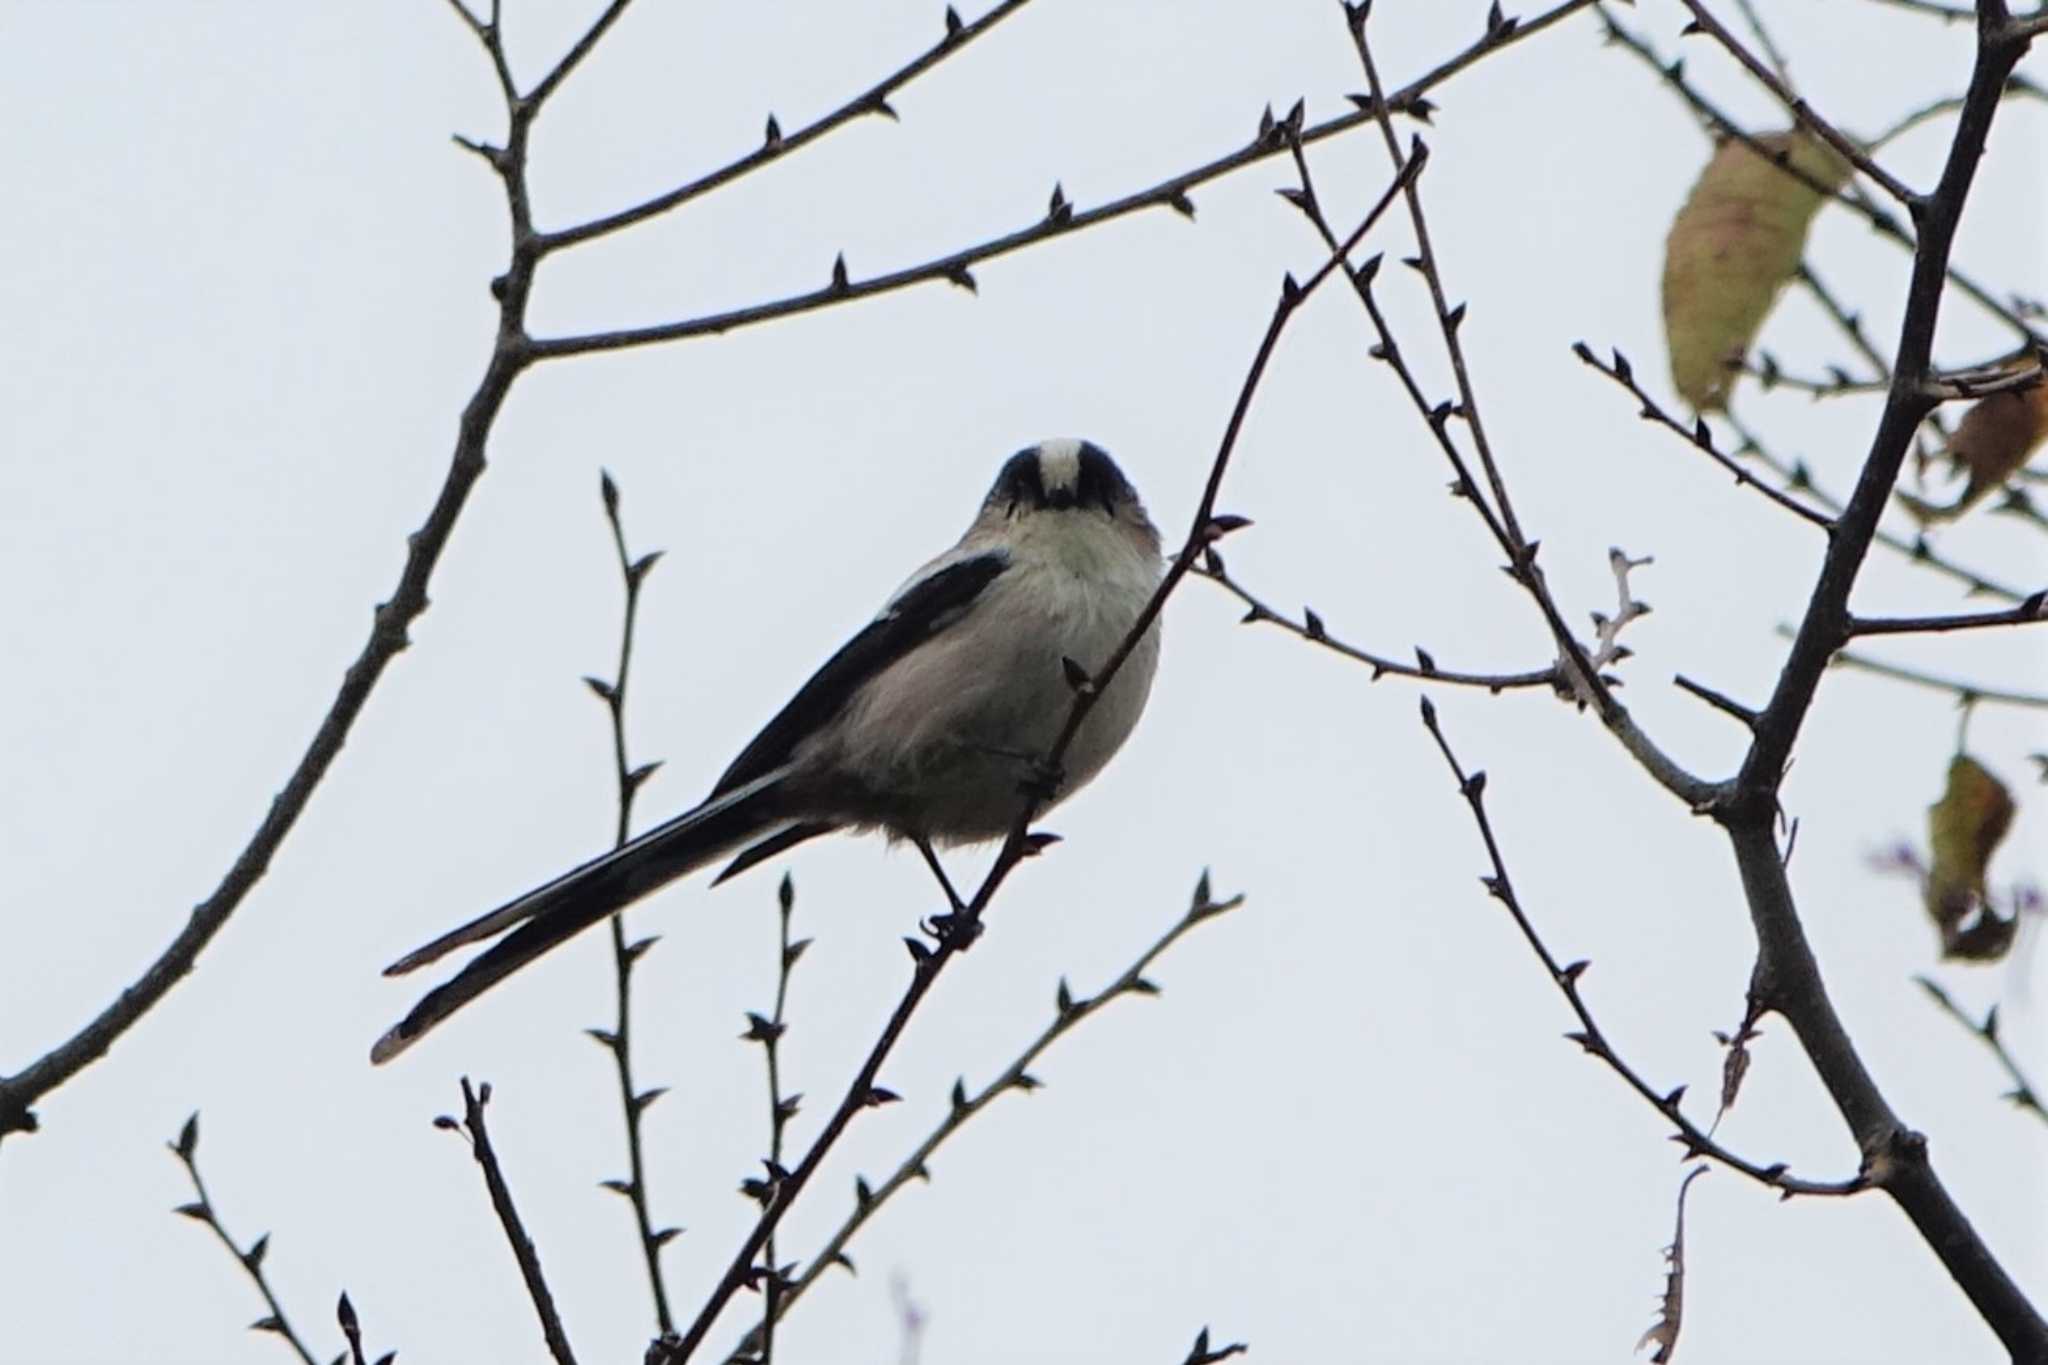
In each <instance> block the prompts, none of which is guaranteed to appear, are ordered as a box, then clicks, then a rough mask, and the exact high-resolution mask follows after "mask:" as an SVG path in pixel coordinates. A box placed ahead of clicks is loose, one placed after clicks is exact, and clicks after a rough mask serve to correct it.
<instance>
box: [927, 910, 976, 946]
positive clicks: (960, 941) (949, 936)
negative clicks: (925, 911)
mask: <svg viewBox="0 0 2048 1365" xmlns="http://www.w3.org/2000/svg"><path fill="white" fill-rule="evenodd" d="M923 928H924V931H925V932H926V933H927V934H930V935H931V936H932V937H933V938H935V939H937V940H938V941H939V943H940V944H941V945H942V946H944V947H947V948H950V949H952V950H953V951H954V952H956V953H964V952H966V951H967V950H968V949H969V948H972V947H973V946H974V941H975V940H976V939H978V938H980V937H981V917H980V916H979V915H970V914H968V913H967V912H966V911H965V910H960V911H956V912H954V913H953V914H950V915H934V916H932V917H931V918H930V919H928V920H926V921H925V922H924V925H923Z"/></svg>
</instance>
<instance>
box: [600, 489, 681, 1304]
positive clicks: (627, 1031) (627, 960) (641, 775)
mask: <svg viewBox="0 0 2048 1365" xmlns="http://www.w3.org/2000/svg"><path fill="white" fill-rule="evenodd" d="M598 489H599V493H600V495H601V497H602V500H603V503H604V515H605V520H606V522H608V523H609V524H610V526H611V533H612V548H613V551H614V553H615V554H616V556H617V559H618V564H619V578H620V581H621V582H622V583H623V584H624V587H625V610H624V612H623V613H622V614H621V618H620V624H619V661H618V671H617V672H616V673H614V674H613V675H612V681H610V682H604V681H602V680H600V679H597V678H585V679H584V681H585V682H587V683H589V684H590V689H591V691H593V692H595V693H596V694H597V697H598V699H599V700H600V701H602V702H603V703H604V704H605V710H606V713H607V714H608V716H609V717H610V721H611V741H612V743H611V751H612V776H613V781H614V784H615V787H616V790H617V805H618V814H617V817H616V819H615V820H614V822H613V829H612V845H613V847H615V848H617V847H623V846H624V845H625V842H626V840H627V838H628V837H629V836H630V835H631V834H632V830H633V798H634V797H636V796H637V795H639V792H640V787H641V785H642V784H643V783H645V782H646V781H647V779H648V778H650V777H652V776H653V775H654V772H655V770H656V769H658V768H659V767H660V766H661V764H660V763H659V762H654V763H643V764H641V765H639V766H638V767H635V766H633V765H632V764H631V763H629V762H628V761H627V758H626V695H627V689H628V687H629V685H630V684H631V681H632V675H633V629H634V626H635V624H636V623H637V622H638V620H639V616H640V589H641V586H642V585H643V584H644V583H645V582H646V581H647V575H648V573H649V571H651V570H652V569H653V568H654V566H655V564H656V563H657V562H659V560H660V559H661V551H659V550H655V551H653V552H651V553H649V554H645V555H641V556H638V557H637V558H636V557H635V556H634V555H632V554H631V553H629V552H628V551H627V549H626V528H625V525H624V523H623V522H622V521H621V520H620V519H619V489H618V485H617V484H616V483H614V482H613V481H612V476H611V475H610V474H608V473H607V474H604V475H603V476H602V477H601V478H600V480H599V484H598ZM610 927H611V941H612V976H613V980H614V981H615V982H616V984H617V1000H618V1009H617V1013H616V1014H615V1015H614V1017H613V1023H612V1027H611V1028H610V1029H609V1030H606V1029H590V1030H588V1032H589V1034H590V1036H591V1037H592V1038H595V1039H596V1040H597V1041H598V1042H599V1043H602V1044H603V1045H604V1047H605V1049H606V1050H607V1051H609V1052H610V1053H611V1054H612V1063H613V1066H614V1068H615V1069H616V1070H617V1072H618V1078H619V1109H620V1112H621V1114H622V1116H623V1118H624V1120H625V1128H626V1178H625V1179H624V1180H623V1181H606V1182H605V1185H606V1188H608V1189H612V1190H616V1191H617V1192H618V1193H620V1194H623V1195H624V1196H625V1197H626V1200H627V1202H628V1203H629V1204H631V1205H632V1208H633V1225H634V1228H635V1230H636V1231H637V1232H638V1234H639V1240H640V1255H641V1258H642V1260H644V1261H645V1262H646V1265H647V1282H648V1287H649V1289H650V1291H651V1292H652V1294H653V1296H654V1318H655V1322H656V1323H657V1324H658V1325H659V1328H660V1330H661V1331H663V1332H673V1331H674V1330H675V1319H674V1317H673V1316H672V1315H671V1313H670V1311H669V1303H668V1286H667V1285H666V1283H664V1281H663V1280H662V1274H661V1250H662V1248H663V1247H665V1246H667V1245H668V1243H669V1241H670V1240H671V1239H673V1238H674V1237H675V1236H676V1235H677V1233H678V1232H679V1231H680V1229H677V1228H674V1227H665V1228H661V1229H659V1230H656V1228H655V1227H654V1222H653V1219H652V1218H651V1217H650V1216H649V1214H648V1211H647V1163H646V1160H645V1157H644V1154H643V1147H642V1142H641V1136H640V1130H641V1120H642V1119H643V1118H644V1117H645V1115H646V1113H647V1110H648V1107H649V1106H651V1105H652V1104H653V1103H654V1101H655V1100H657V1099H659V1098H660V1097H661V1096H662V1094H663V1093H665V1092H664V1091H662V1090H659V1089H656V1090H647V1091H642V1090H640V1089H639V1088H638V1087H637V1086H636V1085H635V1084H634V1081H633V1007H632V1006H633V966H634V964H635V963H637V962H638V961H639V960H640V956H641V954H643V953H645V952H646V951H647V950H648V949H649V948H652V947H653V946H654V944H655V942H656V940H655V939H654V938H652V937H649V938H642V939H635V940H631V941H628V939H627V937H626V912H625V911H623V910H622V911H620V912H619V913H618V914H615V915H613V916H612V917H611V920H610Z"/></svg>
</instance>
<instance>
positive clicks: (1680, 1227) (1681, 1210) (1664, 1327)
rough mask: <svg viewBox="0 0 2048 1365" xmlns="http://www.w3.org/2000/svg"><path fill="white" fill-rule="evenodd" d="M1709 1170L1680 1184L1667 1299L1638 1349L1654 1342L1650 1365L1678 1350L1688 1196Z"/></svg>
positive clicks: (1667, 1258)
mask: <svg viewBox="0 0 2048 1365" xmlns="http://www.w3.org/2000/svg"><path fill="white" fill-rule="evenodd" d="M1708 1169H1709V1168H1708V1167H1705V1166H1695V1167H1693V1168H1692V1170H1690V1171H1688V1172H1687V1173H1686V1177H1685V1179H1683V1180H1681V1181H1679V1182H1678V1214H1677V1217H1676V1219H1675V1220H1674V1224H1675V1225H1674V1226H1673V1228H1672V1230H1671V1245H1670V1246H1668V1247H1665V1248H1664V1264H1665V1266H1666V1270H1665V1272H1664V1297H1663V1300H1662V1302H1661V1303H1660V1304H1659V1305H1658V1308H1657V1320H1656V1321H1655V1322H1653V1323H1651V1324H1650V1330H1649V1331H1647V1332H1645V1333H1643V1334H1642V1336H1640V1337H1638V1338H1637V1339H1636V1349H1637V1350H1638V1351H1640V1350H1642V1349H1643V1348H1644V1347H1645V1346H1648V1345H1650V1344H1651V1343H1652V1342H1654V1343H1656V1346H1657V1349H1656V1350H1655V1351H1652V1352H1651V1353H1650V1365H1665V1363H1666V1362H1667V1361H1669V1360H1670V1359H1671V1357H1672V1354H1673V1353H1674V1352H1676V1351H1677V1350H1678V1329H1679V1328H1680V1327H1681V1326H1682V1325H1683V1324H1684V1321H1685V1196H1686V1192H1687V1191H1689V1190H1690V1189H1692V1182H1693V1181H1695V1180H1698V1179H1699V1178H1700V1177H1701V1176H1703V1175H1705V1174H1706V1173H1707V1171H1708Z"/></svg>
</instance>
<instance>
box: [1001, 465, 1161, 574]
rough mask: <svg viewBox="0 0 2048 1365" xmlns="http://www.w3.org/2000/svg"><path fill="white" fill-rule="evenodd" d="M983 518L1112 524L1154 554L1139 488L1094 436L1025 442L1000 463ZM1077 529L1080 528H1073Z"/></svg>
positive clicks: (1154, 535)
mask: <svg viewBox="0 0 2048 1365" xmlns="http://www.w3.org/2000/svg"><path fill="white" fill-rule="evenodd" d="M981 515H982V520H983V521H984V522H985V523H986V522H990V521H996V522H1008V523H1012V524H1021V523H1025V522H1028V521H1034V520H1036V519H1038V518H1042V517H1043V518H1058V519H1059V520H1060V522H1062V523H1065V522H1067V521H1068V520H1069V519H1072V518H1087V519H1091V520H1094V521H1096V522H1098V523H1099V522H1101V521H1102V520H1103V519H1105V518H1106V519H1107V520H1108V521H1109V522H1110V523H1111V524H1112V525H1114V526H1116V527H1118V528H1120V529H1122V530H1124V531H1125V532H1126V533H1128V534H1131V535H1133V536H1135V537H1138V538H1139V539H1140V540H1142V541H1144V542H1147V543H1148V544H1149V547H1150V548H1151V549H1152V551H1153V552H1154V553H1156V552H1157V549H1158V544H1159V533H1158V532H1157V531H1156V530H1154V529H1153V527H1152V522H1151V519H1150V518H1149V517H1147V516H1146V515H1145V505H1144V504H1143V503H1142V502H1140V501H1139V500H1138V490H1137V489H1135V488H1133V487H1131V481H1130V480H1129V479H1126V478H1125V477H1124V472H1123V471H1122V470H1121V469H1118V468H1117V466H1116V461H1115V460H1112V459H1111V458H1110V457H1109V452H1108V451H1106V450H1104V449H1103V448H1102V447H1101V446H1099V445H1096V444H1095V443H1094V442H1093V441H1083V440H1079V439H1077V438H1074V437H1058V438H1055V439H1052V440H1046V441H1040V442H1039V443H1038V444H1037V445H1033V446H1026V447H1025V448H1024V449H1022V450H1020V451H1018V452H1017V453H1016V454H1015V455H1012V456H1011V457H1010V458H1009V459H1008V460H1006V461H1004V462H1003V468H1002V472H1001V473H999V474H997V475H996V481H995V486H994V487H992V488H990V489H989V493H988V500H987V501H986V502H984V503H983V504H982V512H981ZM1076 529H1079V528H1076Z"/></svg>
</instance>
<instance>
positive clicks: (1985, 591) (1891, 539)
mask: <svg viewBox="0 0 2048 1365" xmlns="http://www.w3.org/2000/svg"><path fill="white" fill-rule="evenodd" d="M1721 418H1722V420H1723V421H1725V422H1727V423H1728V426H1729V427H1730V429H1732V430H1733V431H1734V432H1735V434H1736V436H1737V438H1738V439H1739V440H1740V441H1741V444H1740V445H1739V446H1738V447H1737V448H1736V452H1735V453H1736V454H1737V455H1742V456H1748V457H1750V458H1752V459H1754V460H1756V461H1757V463H1759V464H1761V465H1763V466H1764V467H1765V468H1767V469H1769V470H1770V471H1771V472H1773V473H1774V474H1776V475H1777V476H1778V477H1779V478H1781V479H1783V480H1785V482H1786V484H1787V486H1789V487H1790V488H1792V489H1794V490H1796V491H1799V492H1802V493H1806V494H1809V495H1810V496H1811V497H1812V498H1813V500H1814V501H1815V502H1817V503H1819V504H1820V505H1821V506H1823V507H1825V508H1827V509H1828V510H1829V511H1831V512H1835V513H1839V512H1840V511H1841V510H1842V508H1843V506H1844V504H1843V502H1842V500H1841V499H1840V498H1838V497H1836V496H1834V495H1833V494H1832V493H1830V492H1828V491H1827V490H1826V489H1825V488H1822V487H1821V486H1820V485H1819V484H1818V483H1816V482H1815V481H1814V477H1813V471H1812V470H1810V469H1808V468H1807V466H1806V463H1805V462H1804V461H1803V460H1786V459H1784V458H1783V457H1781V456H1779V455H1776V454H1774V453H1772V451H1771V450H1770V448H1769V447H1768V446H1766V445H1764V444H1763V442H1762V440H1761V439H1760V438H1759V437H1758V436H1757V434H1756V433H1755V432H1754V431H1752V430H1750V429H1749V428H1748V427H1746V426H1744V425H1743V423H1742V421H1741V420H1740V419H1739V418H1738V417H1737V416H1736V415H1735V414H1734V413H1732V412H1724V413H1722V414H1721ZM1871 541H1872V543H1873V544H1876V545H1880V546H1882V547H1884V548H1885V549H1887V550H1890V551H1892V552H1893V553H1894V554H1898V555H1901V556H1903V557H1904V558H1906V559H1908V560H1910V561H1911V562H1912V563H1914V564H1916V565H1918V566H1919V567H1921V568H1923V569H1928V570H1930V571H1932V572H1934V573H1938V574H1941V575H1943V576H1944V577H1947V578H1952V579H1954V580H1956V581H1957V582H1959V583H1962V584H1963V585H1965V586H1966V587H1967V588H1968V589H1969V590H1970V591H1971V592H1972V593H1978V594H1982V595H1984V596H1986V597H2002V598H2004V599H2005V600H2006V601H2008V602H2018V601H2020V600H2021V599H2023V598H2024V597H2025V596H2026V594H2025V593H2023V592H2021V591H2020V590H2019V589H2018V588H2014V587H2010V586H2008V585H2007V584H2004V583H2001V582H1999V581H1998V580H1997V579H1994V578H1989V577H1987V576H1985V575H1984V574H1981V573H1979V572H1977V571H1976V570H1975V569H1970V568H1966V567H1964V566H1963V565H1961V564H1958V563H1956V562H1955V561H1954V560H1952V559H1949V558H1947V557H1946V556H1944V555H1942V554H1940V553H1939V552H1937V551H1936V550H1935V548H1934V547H1933V546H1932V545H1930V544H1929V543H1928V542H1927V539H1926V537H1924V536H1914V537H1913V538H1911V539H1908V538H1906V537H1905V536H1901V535H1896V534H1894V533H1892V532H1890V531H1887V530H1884V529H1883V528H1882V527H1880V528H1878V529H1877V530H1876V531H1874V532H1872V534H1871Z"/></svg>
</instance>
